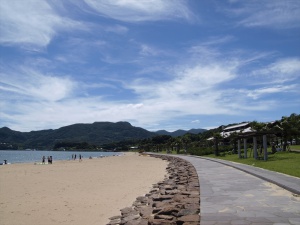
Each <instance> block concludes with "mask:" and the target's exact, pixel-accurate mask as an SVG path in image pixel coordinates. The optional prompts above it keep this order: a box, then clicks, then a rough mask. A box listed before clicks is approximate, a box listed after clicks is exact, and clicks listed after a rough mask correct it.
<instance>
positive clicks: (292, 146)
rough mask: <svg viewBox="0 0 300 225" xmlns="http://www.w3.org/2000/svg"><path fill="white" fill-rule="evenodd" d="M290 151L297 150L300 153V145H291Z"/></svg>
mask: <svg viewBox="0 0 300 225" xmlns="http://www.w3.org/2000/svg"><path fill="white" fill-rule="evenodd" d="M290 149H295V150H299V151H300V145H290Z"/></svg>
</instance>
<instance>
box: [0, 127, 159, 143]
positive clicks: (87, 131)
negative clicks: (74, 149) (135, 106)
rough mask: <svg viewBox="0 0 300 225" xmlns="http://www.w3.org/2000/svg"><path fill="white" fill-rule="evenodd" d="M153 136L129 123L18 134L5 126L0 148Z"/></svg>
mask: <svg viewBox="0 0 300 225" xmlns="http://www.w3.org/2000/svg"><path fill="white" fill-rule="evenodd" d="M155 135H156V134H155V133H152V132H150V131H147V130H145V129H143V128H140V127H134V126H132V125H131V124H130V123H128V122H117V123H111V122H95V123H92V124H73V125H70V126H65V127H61V128H59V129H54V130H41V131H31V132H19V131H14V130H11V129H9V128H7V127H3V128H0V143H1V144H0V148H2V149H5V146H6V149H7V146H11V145H12V146H18V147H19V148H23V149H26V148H36V149H51V148H53V147H54V146H55V144H57V143H62V142H70V143H83V142H87V143H89V144H94V145H98V146H100V145H103V144H107V143H112V142H120V141H126V140H139V139H145V138H150V137H153V136H155Z"/></svg>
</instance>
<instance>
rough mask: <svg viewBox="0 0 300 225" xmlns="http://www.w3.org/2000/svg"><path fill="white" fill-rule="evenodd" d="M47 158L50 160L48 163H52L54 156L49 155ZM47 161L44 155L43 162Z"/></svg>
mask: <svg viewBox="0 0 300 225" xmlns="http://www.w3.org/2000/svg"><path fill="white" fill-rule="evenodd" d="M47 160H48V164H52V156H51V155H50V156H48V157H47ZM45 162H46V157H45V156H43V158H42V164H45Z"/></svg>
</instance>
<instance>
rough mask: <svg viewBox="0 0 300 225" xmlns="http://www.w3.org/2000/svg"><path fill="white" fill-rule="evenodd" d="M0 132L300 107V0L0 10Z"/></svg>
mask: <svg viewBox="0 0 300 225" xmlns="http://www.w3.org/2000/svg"><path fill="white" fill-rule="evenodd" d="M0 20H1V21H0V127H3V126H7V127H9V128H11V129H14V130H19V131H31V130H41V129H50V128H51V129H56V128H59V127H61V126H65V125H70V124H74V123H93V122H95V121H110V122H117V121H128V122H130V123H131V124H132V125H133V126H138V127H143V128H145V129H148V130H151V131H155V130H160V129H165V130H169V131H174V130H177V129H191V128H212V127H218V126H220V125H227V124H230V123H237V122H242V121H253V120H257V121H260V122H267V121H273V120H276V119H280V118H281V116H288V115H290V114H291V113H299V111H300V110H299V109H300V98H299V97H300V1H298V0H272V1H269V0H257V1H256V0H251V1H250V0H249V1H246V0H228V1H226V0H210V1H199V0H186V1H180V0H170V1H169V0H136V1H134V0H105V1H104V0H103V1H97V0H64V1H60V0H51V1H50V0H49V1H46V0H44V1H43V0H26V1H22V0H10V1H6V0H0Z"/></svg>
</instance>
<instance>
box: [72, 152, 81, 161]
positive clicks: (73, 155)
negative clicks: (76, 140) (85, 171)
mask: <svg viewBox="0 0 300 225" xmlns="http://www.w3.org/2000/svg"><path fill="white" fill-rule="evenodd" d="M76 157H77V155H76V154H72V160H76ZM82 158H83V157H82V155H81V154H79V162H81V161H82Z"/></svg>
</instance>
